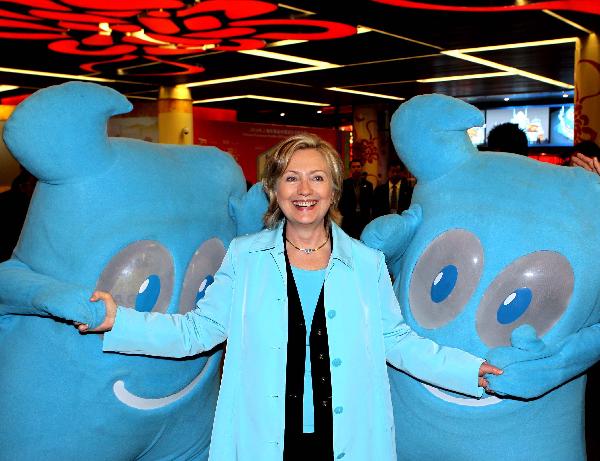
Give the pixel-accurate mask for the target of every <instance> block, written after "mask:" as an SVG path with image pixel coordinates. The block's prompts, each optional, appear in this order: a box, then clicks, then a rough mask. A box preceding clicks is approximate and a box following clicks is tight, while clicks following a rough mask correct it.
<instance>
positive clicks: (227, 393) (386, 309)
mask: <svg viewBox="0 0 600 461" xmlns="http://www.w3.org/2000/svg"><path fill="white" fill-rule="evenodd" d="M282 231H283V226H282V225H279V227H277V228H276V229H274V230H265V231H262V232H259V233H258V234H253V235H248V236H245V237H240V238H237V239H234V240H233V241H232V242H231V245H230V247H229V251H228V252H227V255H226V256H225V259H224V260H223V264H222V266H221V268H220V269H219V271H218V272H217V274H216V275H215V281H214V283H213V284H212V285H211V286H210V287H209V289H207V291H206V296H205V297H204V299H203V300H201V301H200V302H199V304H198V308H197V309H195V310H193V311H192V312H189V313H188V314H185V315H177V314H175V315H165V314H156V313H142V312H137V311H135V310H133V309H126V308H122V307H119V311H118V315H117V320H116V322H115V325H114V328H113V329H112V331H111V332H109V333H107V334H106V335H105V337H104V350H105V351H119V352H125V353H129V354H149V355H157V356H169V357H180V356H187V355H192V354H196V353H198V352H200V351H204V350H207V349H211V348H212V347H213V346H215V345H217V344H219V343H221V342H223V341H225V340H227V352H226V358H225V364H224V371H223V379H222V383H221V390H220V394H219V401H218V404H217V412H216V416H215V422H214V427H213V433H212V441H211V448H210V459H211V460H213V461H238V460H239V461H256V460H261V461H281V459H282V456H283V434H284V422H285V376H286V359H287V289H286V283H287V277H286V267H285V258H284V246H283V238H282ZM325 312H326V319H327V332H328V337H329V354H330V357H331V385H332V391H333V397H332V408H333V426H334V427H333V434H334V440H333V447H334V457H335V458H336V459H341V458H344V459H348V460H356V461H368V460H374V459H376V460H382V461H386V460H389V461H393V460H395V459H396V450H395V442H394V421H393V415H392V406H391V400H390V390H389V384H388V375H387V369H386V358H387V360H388V361H389V362H390V363H391V364H393V365H394V366H396V367H398V368H400V369H402V370H405V371H406V372H407V373H410V374H412V375H414V376H417V377H419V378H421V379H423V380H425V381H428V382H430V383H432V384H434V385H438V386H442V387H445V388H449V389H454V390H456V391H459V392H462V393H465V394H469V395H475V396H480V395H481V393H482V389H481V388H478V387H477V377H478V369H479V367H480V365H481V363H482V362H483V360H482V359H479V358H477V357H474V356H472V355H470V354H468V353H466V352H463V351H460V350H457V349H451V348H445V347H440V346H438V345H437V344H436V343H434V342H432V341H430V340H428V339H424V338H421V337H419V336H417V335H416V333H414V332H413V331H412V330H410V328H409V327H408V326H407V325H406V323H405V322H404V320H403V318H402V314H401V313H400V308H399V306H398V302H397V300H396V297H395V295H394V292H393V290H392V286H391V283H390V279H389V275H388V271H387V267H386V265H385V261H384V257H383V254H382V253H380V252H379V251H377V250H373V249H370V248H368V247H366V246H365V245H363V244H362V243H361V242H359V241H357V240H354V239H351V238H350V237H348V236H347V235H346V234H345V233H344V232H343V231H342V230H341V229H340V228H339V227H338V226H336V225H333V251H332V254H331V258H330V260H329V264H328V266H327V269H326V273H325Z"/></svg>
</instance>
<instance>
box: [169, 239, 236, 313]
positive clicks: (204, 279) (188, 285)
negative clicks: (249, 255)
mask: <svg viewBox="0 0 600 461" xmlns="http://www.w3.org/2000/svg"><path fill="white" fill-rule="evenodd" d="M224 256H225V247H224V246H223V243H222V242H221V241H220V240H219V239H216V238H214V239H210V240H207V241H206V242H204V243H203V244H202V245H201V246H200V248H198V249H197V250H196V252H195V253H194V256H193V257H192V260H191V261H190V263H189V264H188V268H187V271H186V273H185V279H184V280H183V287H182V289H181V296H180V298H179V312H180V313H181V314H185V313H186V312H189V311H191V310H192V309H193V308H194V307H196V303H197V302H198V301H199V300H200V299H202V298H203V297H204V293H205V291H206V289H207V288H208V287H209V286H210V284H211V283H212V282H213V281H214V279H213V275H214V274H215V272H217V269H219V267H220V266H221V261H223V257H224Z"/></svg>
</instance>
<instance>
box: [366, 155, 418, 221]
mask: <svg viewBox="0 0 600 461" xmlns="http://www.w3.org/2000/svg"><path fill="white" fill-rule="evenodd" d="M409 178H410V174H409V173H408V170H407V169H406V167H405V166H404V165H400V164H392V165H390V167H389V168H388V181H387V182H386V183H384V184H380V185H379V186H377V187H376V188H375V192H374V193H373V218H377V217H378V216H382V215H385V214H390V213H398V214H400V213H402V212H403V211H404V210H406V209H407V208H408V207H409V206H410V200H411V198H412V192H413V184H412V182H411V181H410V179H409Z"/></svg>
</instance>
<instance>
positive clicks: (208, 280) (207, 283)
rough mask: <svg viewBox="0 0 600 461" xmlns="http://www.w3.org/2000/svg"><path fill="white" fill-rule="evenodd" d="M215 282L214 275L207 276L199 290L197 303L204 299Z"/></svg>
mask: <svg viewBox="0 0 600 461" xmlns="http://www.w3.org/2000/svg"><path fill="white" fill-rule="evenodd" d="M214 281H215V279H214V277H213V276H212V275H207V276H206V277H205V279H204V280H203V281H202V283H201V284H200V288H198V293H197V294H196V302H198V301H200V300H201V299H202V298H204V293H206V289H207V288H208V287H209V286H210V285H211V284H212V283H213V282H214Z"/></svg>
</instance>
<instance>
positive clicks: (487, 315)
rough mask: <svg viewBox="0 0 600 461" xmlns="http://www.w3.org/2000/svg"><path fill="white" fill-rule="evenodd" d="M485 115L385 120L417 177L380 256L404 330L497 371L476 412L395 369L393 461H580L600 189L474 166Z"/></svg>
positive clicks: (452, 109) (424, 100) (563, 172)
mask: <svg viewBox="0 0 600 461" xmlns="http://www.w3.org/2000/svg"><path fill="white" fill-rule="evenodd" d="M482 124H483V116H482V114H481V112H480V111H479V110H478V109H477V108H475V107H473V106H471V105H469V104H467V103H465V102H462V101H460V100H457V99H454V98H451V97H448V96H442V95H436V94H432V95H421V96H417V97H415V98H412V99H411V100H410V101H408V102H406V103H404V104H402V105H401V106H400V108H399V109H398V110H397V111H396V113H395V114H394V116H393V118H392V124H391V130H392V139H393V142H394V145H395V147H396V150H397V152H398V153H399V157H400V158H401V159H402V161H403V162H404V163H405V164H406V165H407V167H408V168H409V170H410V171H411V172H412V173H413V174H414V175H415V176H416V177H417V186H416V188H415V191H414V195H413V199H412V205H411V207H410V209H409V210H407V211H406V212H404V213H403V214H402V215H401V216H398V215H389V216H384V217H382V218H379V219H377V220H375V221H373V222H372V223H371V224H370V225H369V226H368V227H367V228H366V229H365V231H364V233H363V236H362V238H363V240H364V241H365V242H366V243H367V244H369V245H370V246H373V247H377V248H380V249H381V250H383V251H384V253H385V254H386V257H387V260H388V264H389V268H390V270H391V271H392V272H393V273H394V275H395V276H396V280H395V285H394V287H395V291H396V295H397V296H398V299H399V301H400V305H401V306H402V310H403V314H404V316H405V319H406V321H407V322H408V323H409V324H410V326H411V327H412V328H413V329H414V330H415V331H417V332H418V333H419V334H421V335H423V336H427V337H430V338H432V339H433V340H435V341H437V342H438V343H440V344H444V345H448V346H454V347H458V348H461V349H465V350H467V351H469V352H471V353H473V354H476V355H478V356H481V357H486V359H487V360H488V361H489V362H490V363H492V364H494V365H496V366H499V367H501V368H503V369H504V374H503V375H501V376H497V377H496V376H492V377H490V378H489V381H490V388H491V389H493V390H495V391H496V395H494V396H487V397H485V398H482V399H479V400H476V399H470V398H467V397H465V396H462V395H458V394H453V393H451V392H448V391H446V390H444V389H439V388H436V387H433V386H430V385H428V384H427V383H424V382H420V381H418V380H416V379H414V378H412V377H410V376H408V375H406V374H404V373H402V372H399V371H397V370H394V369H390V379H391V388H392V399H393V404H394V412H395V422H396V441H397V450H398V459H399V460H442V459H443V460H445V461H465V460H471V459H478V458H483V459H485V460H486V461H496V460H497V461H500V460H502V461H504V460H511V461H515V460H523V461H531V460H544V461H553V460H555V461H566V460H569V461H576V460H583V459H585V443H584V435H583V434H584V427H583V420H584V418H583V411H584V408H583V406H584V404H583V402H584V391H585V383H586V378H585V374H584V373H585V370H586V369H587V368H589V367H590V366H591V365H593V364H594V363H595V362H596V361H597V360H598V359H599V356H600V324H599V323H598V322H599V321H600V271H599V270H598V269H597V265H598V261H600V215H599V214H598V203H600V183H599V180H598V177H597V176H596V175H593V174H591V173H588V172H586V171H584V170H583V169H582V168H568V167H559V166H554V165H549V164H546V163H541V162H537V161H534V160H531V159H528V158H526V157H522V156H518V155H514V154H509V153H492V152H478V151H477V149H476V148H475V147H474V146H473V145H472V143H471V141H470V140H469V137H468V135H467V133H466V130H467V129H468V128H470V127H472V126H481V125H482Z"/></svg>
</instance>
